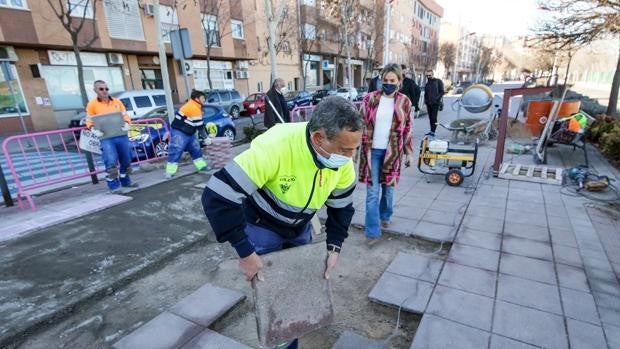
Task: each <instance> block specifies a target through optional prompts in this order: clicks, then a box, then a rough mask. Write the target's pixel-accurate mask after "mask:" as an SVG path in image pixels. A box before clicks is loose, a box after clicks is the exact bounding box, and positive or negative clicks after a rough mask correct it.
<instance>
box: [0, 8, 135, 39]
mask: <svg viewBox="0 0 620 349" xmlns="http://www.w3.org/2000/svg"><path fill="white" fill-rule="evenodd" d="M0 1H2V0H0ZM103 8H104V10H105V17H106V22H107V24H108V33H109V34H110V37H112V38H116V39H126V40H142V41H143V40H144V31H142V21H141V20H139V19H140V18H141V17H140V7H139V6H138V1H137V0H133V1H132V0H129V1H128V0H105V1H103Z"/></svg>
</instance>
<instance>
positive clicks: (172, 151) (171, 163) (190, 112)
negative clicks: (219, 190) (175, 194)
mask: <svg viewBox="0 0 620 349" xmlns="http://www.w3.org/2000/svg"><path fill="white" fill-rule="evenodd" d="M205 102H206V96H205V94H204V93H203V92H201V91H196V90H194V91H192V93H191V95H190V99H189V101H187V103H185V105H183V106H182V107H181V108H180V109H179V110H178V111H177V112H176V113H175V114H174V120H173V121H172V124H171V125H170V146H169V147H168V163H167V164H166V173H165V176H166V178H172V177H173V176H174V175H175V174H176V173H177V170H178V169H179V160H180V159H181V156H182V155H183V152H185V151H187V152H189V155H191V157H192V160H194V166H196V169H197V170H198V171H199V172H206V171H207V169H208V168H207V162H206V161H205V160H204V158H203V157H202V149H200V144H198V140H197V139H196V136H195V134H196V132H198V133H199V134H200V136H201V138H202V140H203V142H208V136H207V131H206V130H205V128H204V124H203V120H202V106H203V105H204V104H205Z"/></svg>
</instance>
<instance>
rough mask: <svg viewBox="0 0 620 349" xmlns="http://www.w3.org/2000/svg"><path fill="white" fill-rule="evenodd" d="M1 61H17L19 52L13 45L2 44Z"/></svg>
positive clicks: (0, 48) (0, 47) (0, 50)
mask: <svg viewBox="0 0 620 349" xmlns="http://www.w3.org/2000/svg"><path fill="white" fill-rule="evenodd" d="M0 61H10V62H17V53H15V49H14V48H13V46H0Z"/></svg>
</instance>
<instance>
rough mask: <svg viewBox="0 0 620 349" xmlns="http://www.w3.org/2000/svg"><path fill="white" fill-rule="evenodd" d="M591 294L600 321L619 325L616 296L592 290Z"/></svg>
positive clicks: (619, 313) (618, 303) (619, 311)
mask: <svg viewBox="0 0 620 349" xmlns="http://www.w3.org/2000/svg"><path fill="white" fill-rule="evenodd" d="M592 295H593V296H594V301H595V302H596V307H597V308H598V313H599V315H600V317H601V321H603V323H606V324H610V325H614V326H619V327H620V302H618V297H614V296H610V295H608V294H604V293H599V292H594V293H593V294H592Z"/></svg>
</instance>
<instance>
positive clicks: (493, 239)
mask: <svg viewBox="0 0 620 349" xmlns="http://www.w3.org/2000/svg"><path fill="white" fill-rule="evenodd" d="M455 242H456V243H459V244H462V245H468V246H475V247H481V248H485V249H487V250H493V251H499V250H500V246H501V243H502V239H501V236H500V235H498V234H493V233H487V232H484V231H479V230H474V229H470V228H464V229H461V230H460V231H459V233H458V235H457V237H456V240H455Z"/></svg>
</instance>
